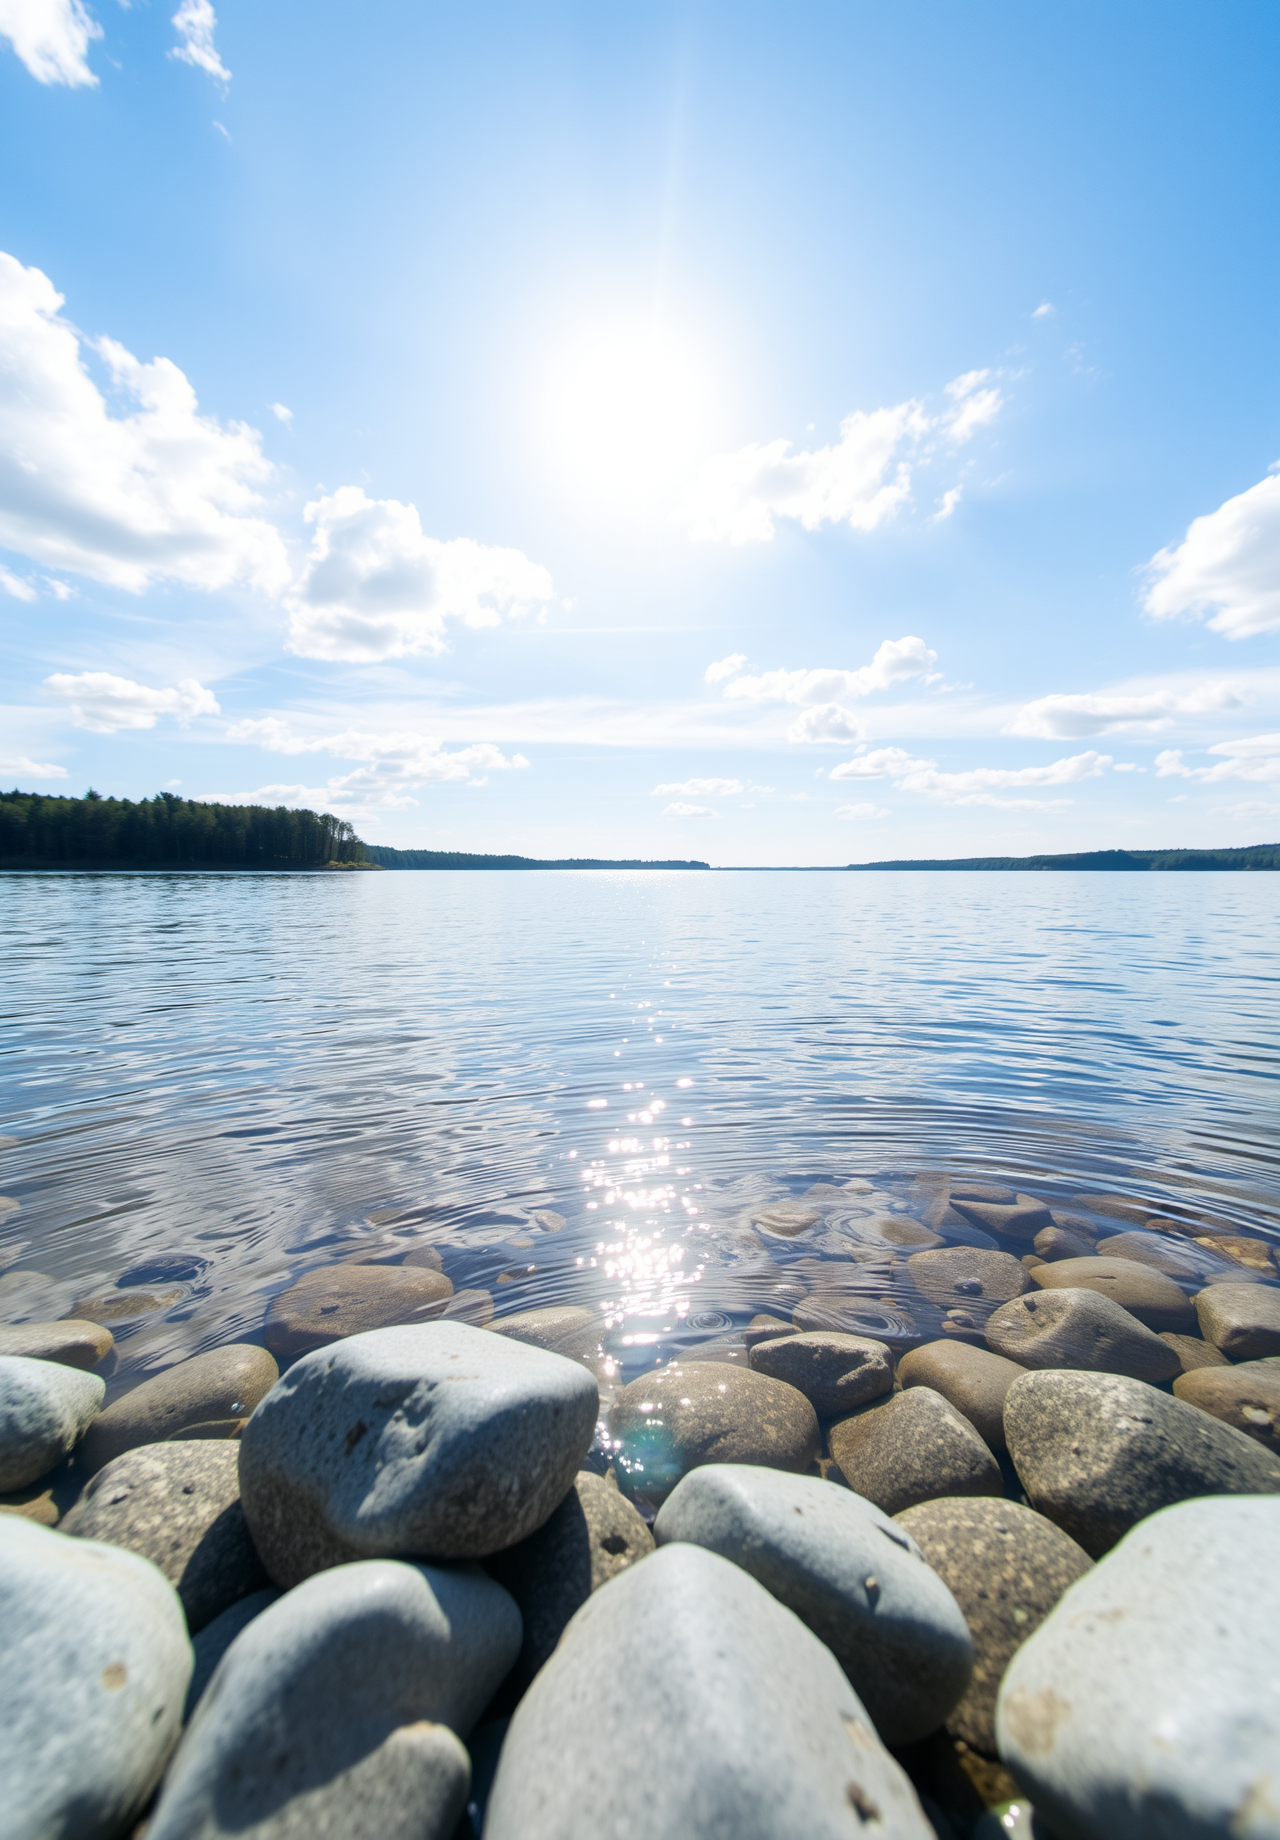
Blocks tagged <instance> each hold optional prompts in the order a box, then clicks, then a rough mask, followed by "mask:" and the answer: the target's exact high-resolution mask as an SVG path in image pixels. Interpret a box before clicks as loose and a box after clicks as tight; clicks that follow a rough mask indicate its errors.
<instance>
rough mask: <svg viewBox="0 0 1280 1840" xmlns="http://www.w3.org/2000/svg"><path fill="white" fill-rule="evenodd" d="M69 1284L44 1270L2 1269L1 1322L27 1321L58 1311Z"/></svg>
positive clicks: (52, 1314)
mask: <svg viewBox="0 0 1280 1840" xmlns="http://www.w3.org/2000/svg"><path fill="white" fill-rule="evenodd" d="M66 1296H67V1286H66V1285H65V1284H61V1283H59V1281H58V1280H57V1279H56V1278H49V1277H46V1276H45V1274H44V1272H42V1271H6V1272H0V1322H6V1323H24V1322H31V1321H33V1320H38V1319H40V1318H43V1317H50V1316H54V1315H56V1314H58V1313H59V1312H60V1311H61V1310H62V1308H63V1307H64V1302H65V1299H66Z"/></svg>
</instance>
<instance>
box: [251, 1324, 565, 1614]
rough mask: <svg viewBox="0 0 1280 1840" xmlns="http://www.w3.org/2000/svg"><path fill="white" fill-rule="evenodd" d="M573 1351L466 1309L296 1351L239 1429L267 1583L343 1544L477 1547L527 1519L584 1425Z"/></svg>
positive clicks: (524, 1525) (555, 1481) (426, 1552)
mask: <svg viewBox="0 0 1280 1840" xmlns="http://www.w3.org/2000/svg"><path fill="white" fill-rule="evenodd" d="M598 1407H599V1396H598V1392H597V1388H596V1383H595V1381H594V1380H593V1378H592V1377H591V1375H590V1374H589V1373H588V1372H587V1370H586V1369H585V1368H584V1367H580V1366H579V1365H578V1364H577V1363H576V1362H574V1361H569V1360H565V1359H564V1358H563V1357H562V1356H560V1355H555V1354H550V1353H548V1352H546V1351H545V1350H544V1349H541V1348H531V1347H528V1346H525V1345H523V1344H521V1343H519V1342H515V1341H512V1340H510V1339H508V1338H507V1337H505V1336H500V1335H495V1334H494V1333H493V1332H492V1330H490V1329H475V1328H472V1327H471V1326H470V1325H469V1324H467V1323H443V1322H442V1323H426V1324H422V1325H419V1326H415V1327H411V1328H396V1329H380V1330H375V1331H374V1332H373V1333H371V1334H369V1335H359V1336H352V1337H350V1338H349V1339H348V1340H346V1341H344V1342H342V1343H341V1344H339V1345H338V1346H337V1347H333V1348H322V1349H317V1350H316V1352H315V1353H313V1354H309V1355H304V1356H303V1358H302V1360H300V1361H298V1362H297V1363H296V1364H295V1365H294V1366H293V1367H291V1368H290V1369H289V1371H288V1373H286V1374H285V1375H284V1376H283V1378H282V1379H280V1380H279V1381H278V1382H277V1383H276V1385H275V1386H274V1387H273V1388H272V1390H271V1392H270V1393H268V1395H267V1397H266V1398H265V1399H264V1400H263V1401H262V1404H261V1405H260V1406H258V1408H257V1410H256V1411H255V1412H254V1414H253V1416H252V1418H251V1419H250V1420H249V1423H248V1424H247V1425H246V1426H245V1429H244V1433H243V1435H242V1437H241V1439H240V1443H239V1446H238V1448H239V1452H240V1491H241V1497H242V1500H243V1502H244V1511H245V1515H246V1517H247V1518H248V1522H249V1527H250V1530H251V1532H252V1534H253V1538H254V1542H255V1544H256V1546H257V1548H258V1551H259V1552H260V1553H261V1555H262V1558H263V1562H264V1564H265V1565H266V1568H267V1571H268V1573H269V1574H270V1576H271V1578H272V1579H273V1581H274V1582H275V1583H276V1584H281V1585H285V1586H289V1585H292V1584H296V1583H297V1582H298V1581H299V1579H302V1578H306V1577H308V1576H310V1574H311V1573H312V1572H317V1571H321V1570H322V1569H323V1568H324V1567H325V1566H329V1565H341V1564H343V1563H345V1562H346V1561H347V1560H350V1559H359V1558H366V1557H379V1556H388V1557H395V1556H397V1555H408V1556H412V1557H416V1558H427V1559H466V1558H484V1557H485V1556H486V1555H487V1554H489V1553H493V1552H498V1551H500V1550H501V1549H502V1548H503V1547H504V1546H512V1545H514V1544H515V1542H516V1541H517V1540H522V1539H524V1538H525V1537H526V1535H528V1534H530V1533H532V1532H533V1530H534V1529H535V1528H536V1527H540V1526H541V1525H542V1523H543V1522H544V1521H545V1520H546V1519H547V1518H548V1516H549V1515H550V1514H551V1512H552V1510H553V1509H554V1508H555V1507H556V1506H557V1505H558V1504H559V1503H560V1502H561V1501H563V1499H564V1497H565V1495H566V1494H567V1493H568V1491H569V1489H570V1487H571V1486H572V1484H573V1478H574V1476H575V1475H576V1474H577V1471H578V1467H579V1465H580V1464H581V1462H582V1459H583V1457H585V1456H586V1454H587V1451H588V1450H589V1449H590V1447H591V1442H592V1438H593V1436H594V1434H595V1426H596V1416H597V1411H598Z"/></svg>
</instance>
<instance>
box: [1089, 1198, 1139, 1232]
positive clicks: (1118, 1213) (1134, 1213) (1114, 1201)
mask: <svg viewBox="0 0 1280 1840" xmlns="http://www.w3.org/2000/svg"><path fill="white" fill-rule="evenodd" d="M1075 1204H1076V1206H1077V1207H1082V1208H1087V1209H1088V1211H1089V1213H1090V1214H1102V1215H1103V1216H1104V1217H1105V1218H1107V1219H1108V1220H1127V1221H1129V1222H1130V1223H1131V1224H1132V1225H1133V1226H1135V1227H1141V1226H1144V1225H1145V1224H1146V1222H1147V1221H1148V1220H1150V1219H1151V1218H1152V1216H1153V1215H1154V1214H1155V1209H1154V1208H1153V1207H1152V1206H1151V1205H1150V1203H1149V1202H1146V1201H1131V1200H1129V1199H1127V1198H1126V1197H1125V1196H1123V1195H1077V1196H1076V1197H1075Z"/></svg>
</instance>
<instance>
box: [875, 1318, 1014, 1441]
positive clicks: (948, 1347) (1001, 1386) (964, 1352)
mask: <svg viewBox="0 0 1280 1840" xmlns="http://www.w3.org/2000/svg"><path fill="white" fill-rule="evenodd" d="M1026 1371H1027V1370H1026V1368H1025V1367H1019V1365H1018V1363H1017V1362H1016V1361H1008V1360H1006V1359H1005V1357H1004V1356H1003V1355H999V1354H992V1353H991V1352H990V1350H989V1349H986V1348H975V1347H973V1346H971V1345H970V1344H969V1343H968V1342H960V1341H954V1340H948V1341H945V1342H926V1343H925V1344H924V1346H923V1347H922V1348H913V1349H911V1351H910V1352H909V1353H908V1354H904V1355H903V1357H902V1359H901V1360H900V1361H899V1362H898V1378H899V1380H901V1382H902V1384H903V1386H904V1387H909V1386H929V1387H932V1388H933V1390H934V1392H935V1393H941V1395H942V1397H943V1398H944V1399H945V1400H947V1401H948V1403H949V1404H951V1405H953V1406H954V1407H955V1409H956V1411H957V1412H959V1413H961V1414H962V1415H963V1416H964V1417H965V1418H967V1419H968V1421H969V1423H970V1424H971V1425H972V1426H973V1428H974V1430H975V1431H976V1432H977V1434H978V1436H979V1437H980V1438H981V1439H982V1441H983V1443H984V1444H986V1445H987V1447H988V1449H990V1450H995V1451H1001V1450H1003V1449H1004V1400H1005V1394H1006V1393H1007V1392H1008V1391H1009V1388H1010V1387H1011V1386H1012V1385H1013V1383H1014V1381H1015V1380H1016V1379H1017V1378H1018V1375H1019V1374H1024V1373H1026Z"/></svg>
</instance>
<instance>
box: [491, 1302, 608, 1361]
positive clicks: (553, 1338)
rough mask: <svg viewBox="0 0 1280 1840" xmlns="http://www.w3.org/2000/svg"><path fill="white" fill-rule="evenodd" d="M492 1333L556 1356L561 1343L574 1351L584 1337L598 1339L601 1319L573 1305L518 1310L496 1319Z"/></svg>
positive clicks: (591, 1311)
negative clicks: (568, 1345)
mask: <svg viewBox="0 0 1280 1840" xmlns="http://www.w3.org/2000/svg"><path fill="white" fill-rule="evenodd" d="M493 1333H494V1334H495V1335H505V1336H509V1337H510V1339H511V1340H512V1341H513V1342H524V1343H525V1344H526V1345H527V1346H528V1347H530V1348H546V1349H548V1350H550V1352H552V1353H553V1354H558V1353H559V1352H560V1347H561V1343H563V1342H568V1343H570V1344H571V1345H572V1346H574V1347H576V1346H577V1345H578V1343H579V1342H580V1341H581V1340H582V1338H583V1336H584V1335H589V1334H594V1335H595V1337H596V1338H597V1339H598V1337H599V1333H600V1319H599V1317H598V1316H597V1315H596V1313H595V1311H594V1310H584V1309H581V1308H579V1306H578V1305H576V1304H560V1305H551V1306H550V1307H548V1308H547V1309H544V1310H518V1311H517V1312H516V1313H515V1315H514V1316H499V1317H498V1318H497V1319H496V1321H495V1322H494V1324H493Z"/></svg>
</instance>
